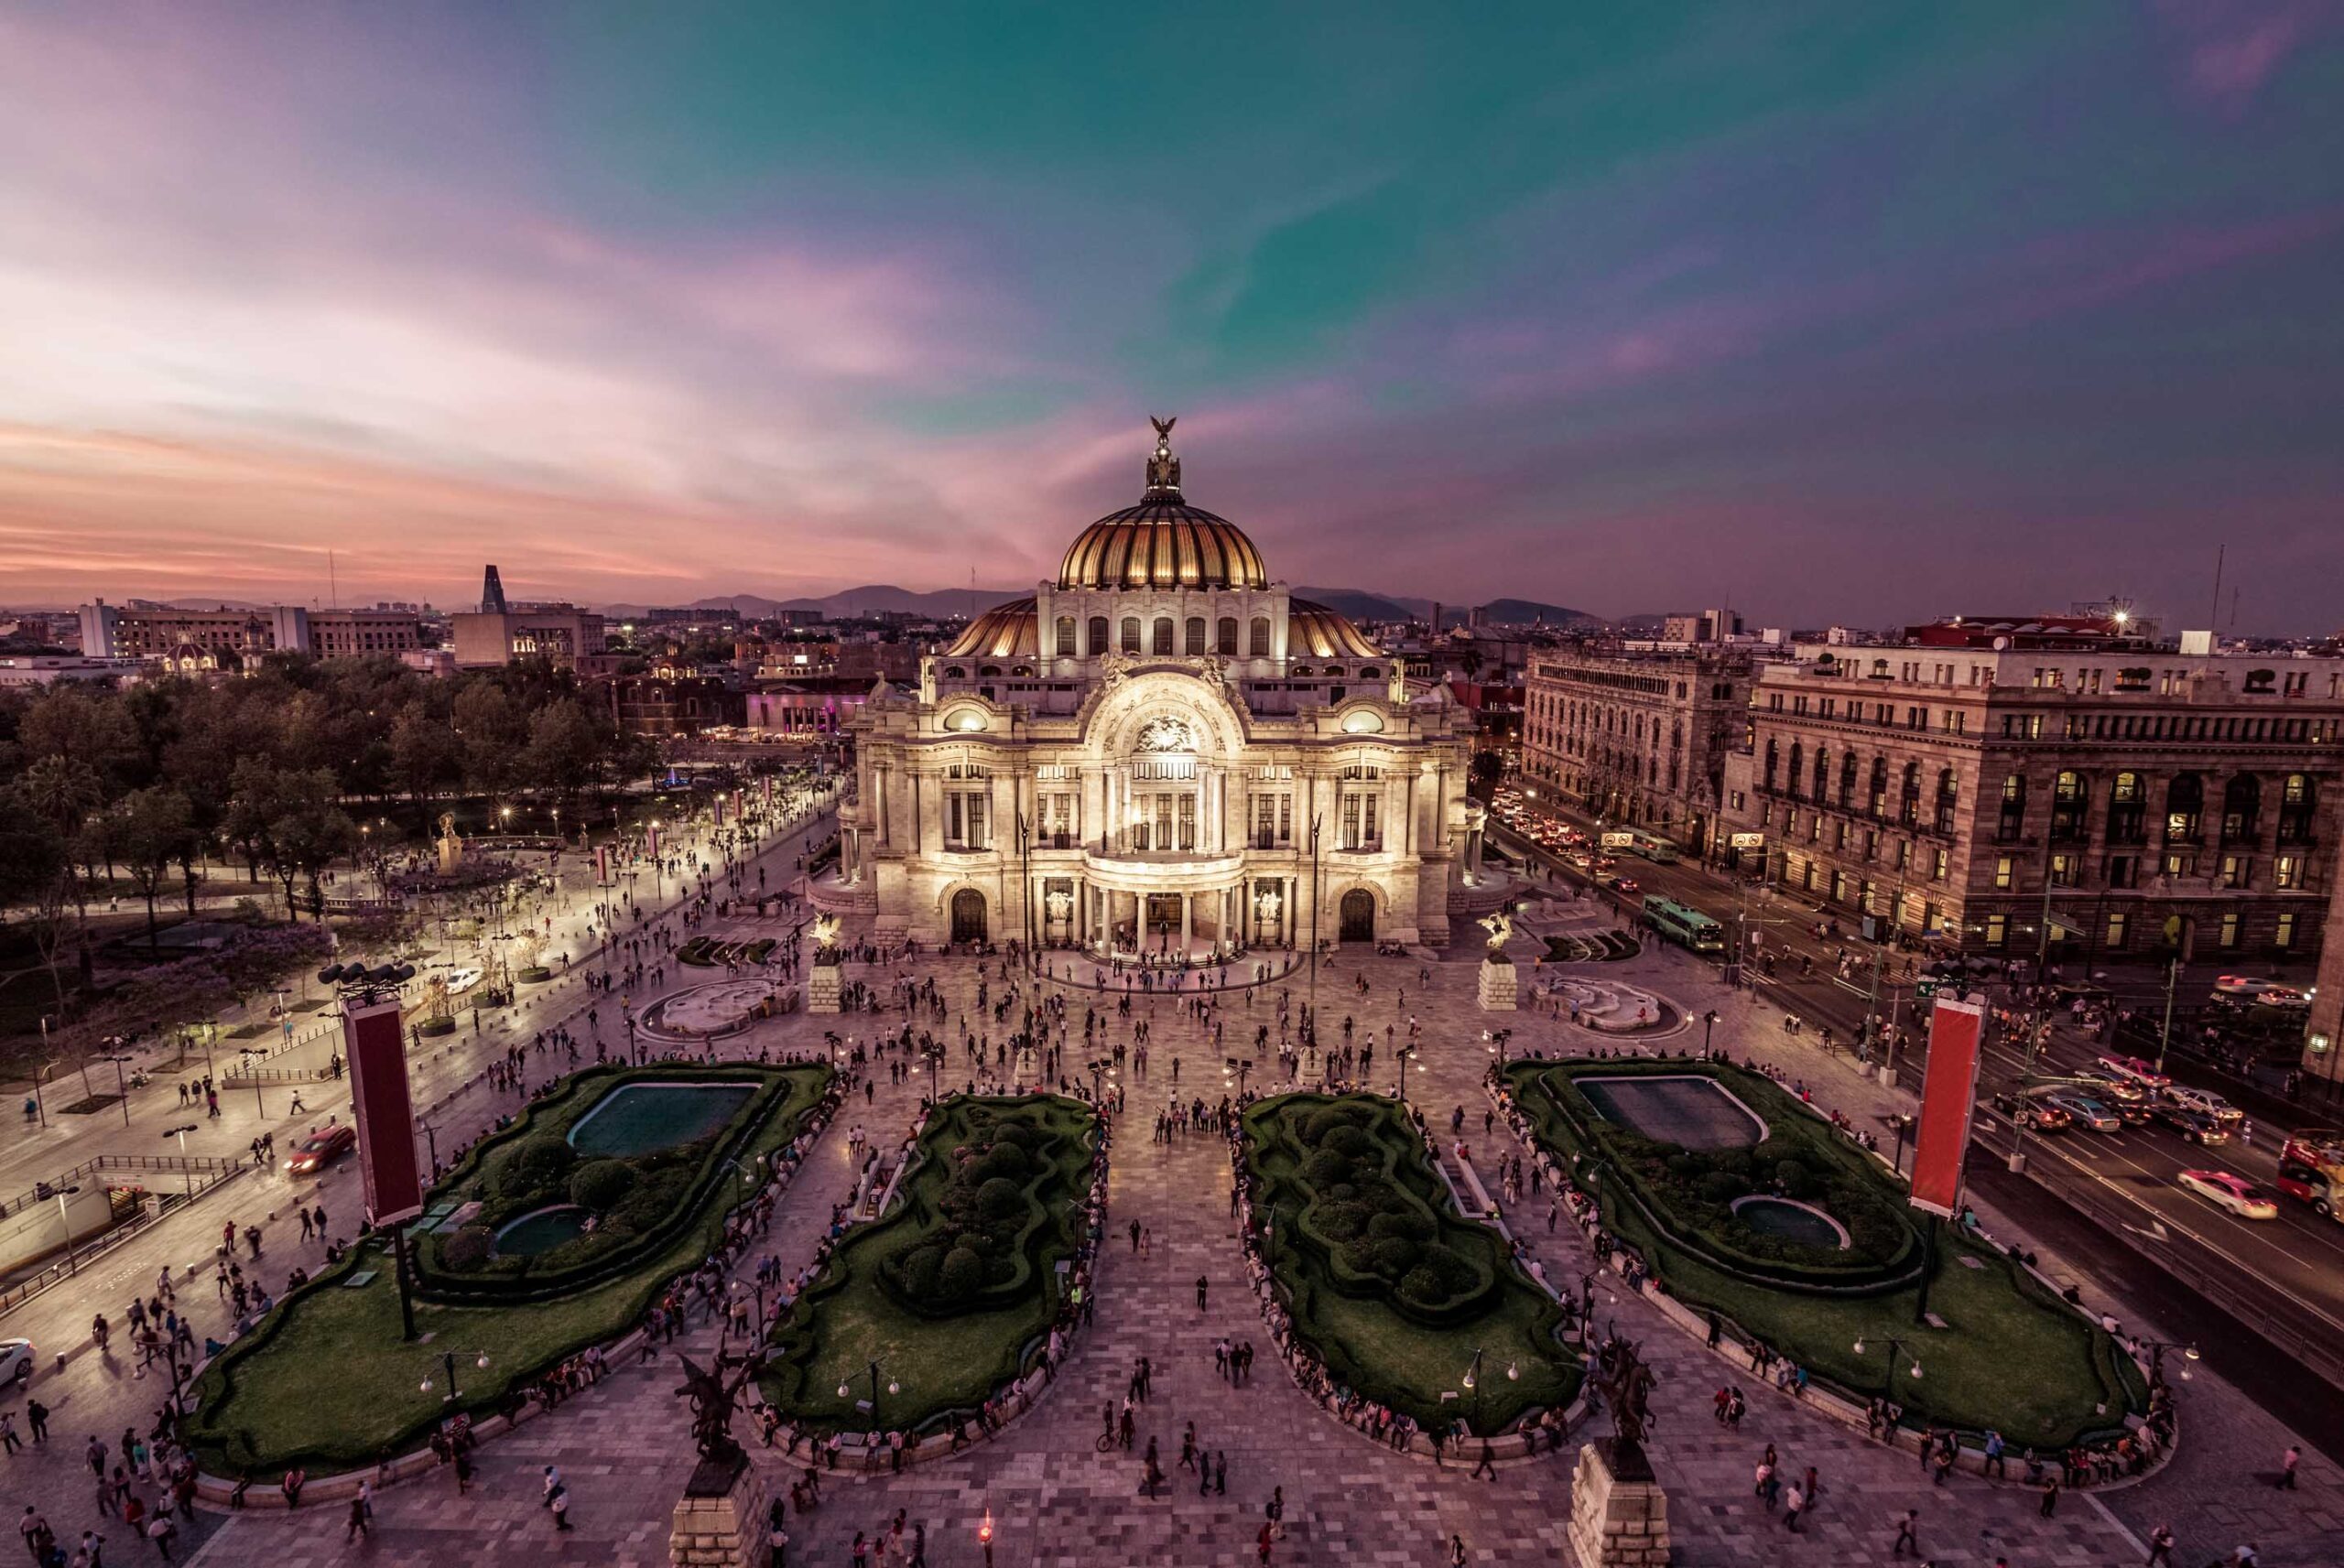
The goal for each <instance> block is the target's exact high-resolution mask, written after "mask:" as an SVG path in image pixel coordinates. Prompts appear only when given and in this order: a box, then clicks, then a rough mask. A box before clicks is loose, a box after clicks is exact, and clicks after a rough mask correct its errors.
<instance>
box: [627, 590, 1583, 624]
mask: <svg viewBox="0 0 2344 1568" xmlns="http://www.w3.org/2000/svg"><path fill="white" fill-rule="evenodd" d="M1294 594H1295V597H1296V598H1297V599H1307V600H1312V601H1313V602H1315V603H1319V604H1323V605H1325V606H1326V607H1327V608H1328V609H1329V610H1332V611H1338V612H1340V614H1343V615H1347V616H1349V617H1350V618H1351V620H1353V621H1425V620H1429V619H1430V618H1431V616H1432V611H1433V601H1432V600H1429V599H1417V598H1413V597H1409V596H1407V595H1389V596H1387V595H1384V594H1376V593H1369V592H1367V591H1366V590H1365V589H1356V588H1307V587H1306V588H1297V589H1295V590H1294ZM1024 597H1025V594H1024V592H1023V591H1022V590H1020V589H1014V588H980V589H965V588H948V589H937V590H935V591H933V592H928V593H916V592H914V591H913V590H911V589H905V588H896V587H894V586H892V585H890V584H884V583H881V584H873V585H871V586H868V587H864V588H850V589H844V590H843V591H841V592H838V593H831V594H824V595H822V596H820V597H819V598H809V599H765V598H762V597H760V596H759V595H756V594H754V593H741V594H734V595H733V596H731V597H730V598H710V599H696V600H692V601H691V602H690V603H689V604H688V605H683V606H679V607H678V608H682V609H687V610H732V611H736V612H738V613H739V614H740V615H741V616H742V617H743V619H747V620H754V619H756V618H757V617H759V616H763V615H777V614H779V613H781V612H782V611H793V610H794V611H815V612H816V613H818V614H820V615H824V616H835V617H841V618H845V617H852V616H856V615H932V616H935V617H937V618H939V619H945V618H948V617H951V616H964V615H968V614H971V612H972V611H984V610H987V609H990V608H991V607H992V606H993V605H996V604H1000V603H1002V602H1004V600H1012V599H1022V598H1024ZM1472 609H1473V607H1472V606H1470V605H1463V604H1449V603H1443V604H1442V605H1441V607H1440V619H1441V622H1442V624H1444V625H1447V626H1462V625H1465V624H1466V623H1467V621H1468V618H1469V617H1470V614H1471V612H1472ZM602 613H603V614H605V615H608V616H613V617H616V618H618V619H621V620H624V619H627V618H629V617H639V616H641V615H643V614H644V613H646V611H645V607H644V606H642V605H639V604H608V605H604V606H603V607H602ZM1481 617H1482V619H1483V620H1484V621H1488V622H1495V623H1498V624H1502V625H1514V626H1527V625H1530V624H1532V623H1533V622H1539V623H1543V624H1545V625H1548V626H1601V625H1603V624H1605V622H1604V620H1603V618H1602V617H1601V616H1600V615H1591V614H1590V613H1589V612H1588V611H1584V610H1573V609H1571V608H1569V607H1568V605H1561V604H1544V603H1541V602H1539V601H1537V600H1528V599H1498V600H1491V601H1490V602H1489V603H1488V604H1485V605H1482V606H1481Z"/></svg>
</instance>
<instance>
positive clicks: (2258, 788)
mask: <svg viewBox="0 0 2344 1568" xmlns="http://www.w3.org/2000/svg"><path fill="white" fill-rule="evenodd" d="M2262 823H2263V782H2262V781H2261V780H2260V779H2258V778H2256V777H2255V776H2254V775H2253V774H2252V773H2238V774H2235V775H2234V776H2232V778H2231V779H2230V783H2228V784H2224V785H2223V786H2222V842H2223V843H2225V844H2251V843H2252V842H2254V839H2255V838H2256V836H2257V831H2258V829H2259V828H2260V827H2262Z"/></svg>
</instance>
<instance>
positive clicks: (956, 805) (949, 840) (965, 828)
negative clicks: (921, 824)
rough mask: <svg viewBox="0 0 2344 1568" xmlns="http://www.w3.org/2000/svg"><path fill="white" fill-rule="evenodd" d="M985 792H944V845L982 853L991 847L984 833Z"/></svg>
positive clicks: (989, 837) (991, 843) (986, 834)
mask: <svg viewBox="0 0 2344 1568" xmlns="http://www.w3.org/2000/svg"><path fill="white" fill-rule="evenodd" d="M985 800H986V795H985V792H984V791H982V790H958V789H954V790H947V791H945V792H944V842H945V845H946V847H947V848H949V849H990V848H991V847H992V845H993V838H992V836H991V835H990V834H989V833H988V832H987V831H986V829H987V827H988V826H989V824H988V823H987V822H986V820H985Z"/></svg>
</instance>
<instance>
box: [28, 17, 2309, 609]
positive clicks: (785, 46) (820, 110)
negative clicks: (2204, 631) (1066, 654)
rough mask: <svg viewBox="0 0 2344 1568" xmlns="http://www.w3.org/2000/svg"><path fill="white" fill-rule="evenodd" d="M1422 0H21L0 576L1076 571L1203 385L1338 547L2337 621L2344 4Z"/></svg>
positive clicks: (1539, 579) (1241, 468) (378, 581)
mask: <svg viewBox="0 0 2344 1568" xmlns="http://www.w3.org/2000/svg"><path fill="white" fill-rule="evenodd" d="M1402 15H1403V14H1399V13H1393V14H1390V15H1387V16H1377V15H1373V14H1368V15H1362V16H1358V17H1355V18H1352V19H1351V20H1350V21H1348V22H1347V25H1346V27H1344V28H1343V29H1341V30H1340V32H1337V31H1335V30H1333V29H1329V28H1325V27H1311V26H1309V25H1308V24H1307V23H1306V22H1303V21H1299V20H1292V19H1289V20H1287V21H1286V22H1283V23H1281V22H1279V21H1276V20H1275V19H1272V20H1264V19H1263V18H1260V17H1257V16H1247V15H1246V14H1244V13H1239V12H1231V13H1227V14H1215V13H1209V12H1199V13H1188V14H1183V16H1181V17H1180V18H1179V19H1178V20H1177V23H1175V22H1169V21H1156V22H1151V23H1147V24H1145V25H1142V26H1137V27H1133V26H1128V25H1123V24H1120V23H1111V22H1109V21H1108V20H1106V19H1104V18H1101V17H1093V18H1089V19H1086V20H1075V19H1071V18H1069V17H1064V16H1061V17H1055V18H1050V17H1041V16H1032V17H1026V18H1023V19H1004V18H1000V17H984V18H982V19H971V20H967V21H961V20H956V19H954V18H952V17H949V16H938V17H935V18H931V19H930V20H929V21H928V23H927V24H926V25H924V26H923V27H922V28H920V29H919V30H917V31H910V30H906V29H902V28H890V27H886V26H885V24H884V23H882V22H878V21H876V20H874V21H872V22H869V23H867V24H861V25H859V24H857V23H855V22H853V21H838V20H834V19H826V18H822V17H819V16H811V17H809V16H790V17H788V18H787V19H784V18H781V17H779V16H773V15H769V14H765V13H761V12H758V11H755V10H745V11H743V13H742V14H741V15H740V16H738V17H728V16H723V15H722V14H720V13H718V12H715V11H712V10H709V11H700V12H697V13H696V19H695V25H694V26H693V27H690V28H689V29H682V28H675V29H670V28H668V27H665V26H664V25H662V24H660V23H659V22H658V21H657V20H656V19H647V18H646V16H645V15H644V14H631V13H628V12H626V11H624V10H612V11H607V12H605V11H596V10H589V9H566V10H564V11H561V12H559V13H558V14H557V13H551V12H544V13H537V12H516V13H513V14H508V15H503V16H485V15H483V14H481V13H478V12H472V11H465V10H461V9H448V10H440V11H427V10H402V11H401V12H399V13H398V14H397V15H396V16H389V15H385V16H375V17H371V18H370V17H364V16H358V15H356V14H353V13H347V12H334V13H323V12H320V13H316V14H309V15H303V16H295V17H291V18H288V17H287V16H283V15H279V14H274V13H267V12H263V11H260V10H257V9H246V8H241V7H235V6H213V7H207V8H205V10H204V11H203V12H202V13H201V16H198V15H196V14H194V13H191V12H187V11H168V10H167V11H146V10H141V9H134V8H125V7H84V8H75V9H72V10H67V9H64V8H48V9H40V10H35V11H29V12H18V13H16V14H15V15H12V16H9V17H7V18H6V19H5V20H0V154H5V168H6V171H7V172H6V173H5V175H0V319H7V320H9V321H10V322H11V323H12V327H11V332H10V337H11V355H10V358H11V362H12V368H13V369H14V370H15V371H16V374H14V375H12V376H11V377H10V378H8V381H7V383H6V384H5V385H0V542H5V545H6V550H5V559H0V601H7V602H15V603H29V602H35V601H41V602H49V603H56V604H70V603H71V602H74V601H77V600H88V599H91V598H92V597H96V596H101V595H102V596H103V597H106V598H108V599H111V600H121V599H126V598H130V597H133V596H146V597H156V598H169V599H180V600H194V599H203V598H210V597H214V596H217V597H223V598H229V599H242V600H256V601H268V600H288V601H296V602H304V603H306V602H309V601H311V600H319V599H322V598H325V597H327V596H328V595H329V594H330V593H331V594H333V595H334V596H335V597H338V598H339V600H341V602H342V603H345V604H350V603H357V602H372V601H374V600H377V599H425V598H429V599H430V600H433V601H434V602H438V603H441V604H450V603H454V604H461V603H464V602H468V601H469V600H470V599H471V598H472V596H473V595H474V594H475V593H476V591H477V584H478V579H479V573H480V567H481V564H482V563H483V561H485V560H492V559H493V560H496V561H499V562H500V563H502V564H503V565H504V566H505V570H506V572H507V574H508V580H509V582H510V584H511V586H512V587H513V589H514V590H515V593H516V595H526V596H527V597H533V598H536V597H544V598H550V597H556V596H562V597H574V598H577V599H579V600H586V601H591V602H609V601H613V600H617V601H626V602H651V603H677V602H685V601H689V600H693V599H696V598H700V597H704V596H711V595H729V594H736V593H738V594H756V595H762V596H765V597H770V598H776V599H787V598H792V597H797V596H801V595H819V594H824V593H829V592H832V591H835V590H838V589H845V588H851V587H855V586H859V585H863V584H867V583H899V584H901V585H902V586H904V587H906V588H909V589H948V588H959V587H962V586H965V585H966V584H967V583H968V582H969V580H970V578H971V572H972V571H973V572H974V573H975V576H976V579H977V580H978V581H979V582H980V583H982V584H983V585H986V587H987V588H988V589H990V588H991V586H992V585H995V584H1002V583H1019V582H1030V581H1032V580H1034V579H1036V578H1039V577H1042V576H1045V575H1048V574H1051V573H1053V572H1054V571H1055V569H1056V568H1057V564H1058V554H1057V552H1058V546H1059V545H1060V544H1061V543H1062V542H1063V540H1064V539H1065V538H1066V537H1068V536H1069V534H1070V533H1071V532H1072V530H1073V529H1074V528H1076V527H1078V526H1080V524H1081V522H1082V521H1084V520H1085V519H1087V518H1089V517H1091V516H1094V515H1097V514H1101V513H1103V512H1107V511H1110V510H1112V509H1113V508H1116V507H1120V506H1123V505H1127V504H1129V503H1130V502H1132V501H1133V500H1134V499H1135V498H1136V496H1137V492H1138V489H1139V479H1140V467H1141V461H1142V459H1143V457H1144V455H1145V451H1146V449H1147V446H1148V437H1147V427H1146V425H1145V416H1146V415H1147V414H1150V413H1156V414H1177V415H1178V416H1180V426H1179V430H1178V442H1179V447H1180V453H1181V456H1182V458H1183V460H1184V461H1185V462H1186V464H1187V466H1188V492H1189V495H1190V498H1191V499H1192V500H1193V501H1194V502H1196V503H1198V504H1199V505H1203V506H1206V507H1210V508H1212V509H1213V510H1216V511H1219V512H1221V513H1223V514H1226V515H1228V516H1230V517H1231V518H1232V519H1234V520H1235V521H1237V522H1238V523H1240V524H1243V526H1245V527H1246V528H1247V529H1248V530H1250V531H1251V532H1252V533H1253V535H1254V536H1255V537H1256V538H1258V539H1259V540H1260V541H1261V542H1262V545H1263V547H1264V552H1265V555H1266V556H1267V557H1268V562H1269V566H1270V569H1271V570H1272V572H1273V573H1274V575H1275V576H1276V577H1278V578H1280V579H1284V580H1286V581H1289V582H1293V583H1297V584H1300V583H1309V582H1319V583H1328V584H1333V585H1339V586H1344V587H1356V588H1360V589H1366V590H1368V591H1375V592H1394V591H1404V590H1405V591H1408V592H1412V593H1416V594H1420V595H1423V596H1425V597H1431V598H1438V599H1442V600H1448V601H1450V602H1455V603H1469V602H1480V601H1484V600H1492V599H1495V598H1498V597H1502V596H1507V597H1518V598H1527V599H1536V600H1546V601H1549V602H1555V603H1561V604H1568V605H1571V606H1574V607H1577V608H1581V609H1585V610H1588V611H1593V612H1596V613H1599V614H1604V615H1612V616H1617V615H1622V614H1628V613H1633V612H1650V611H1664V610H1669V609H1678V608H1683V607H1685V606H1687V605H1690V604H1696V603H1702V604H1712V603H1719V602H1730V603H1732V604H1734V605H1737V606H1749V607H1751V609H1752V610H1753V613H1755V614H1757V615H1760V616H1763V618H1764V620H1765V621H1766V622H1768V623H1781V624H1821V623H1826V622H1835V621H1842V622H1857V623H1862V624H1874V623H1888V622H1894V621H1899V620H1914V619H1921V618H1925V617H1926V616H1929V615H1933V614H1936V613H1939V612H1945V611H1958V610H1968V611H1993V612H1998V613H1999V612H2013V611H2015V612H2026V611H2050V610H2058V609H2063V608H2065V607H2066V606H2067V604H2068V603H2069V602H2071V601H2073V600H2078V599H2085V598H2091V597H2097V596H2099V595H2101V594H2106V593H2111V592H2115V593H2124V594H2128V595H2130V596H2132V597H2133V598H2134V599H2136V600H2138V601H2139V602H2140V603H2141V604H2142V606H2143V610H2144V611H2145V612H2148V613H2152V614H2154V615H2155V616H2156V617H2157V618H2158V619H2159V620H2160V621H2162V622H2163V623H2164V624H2165V625H2166V626H2167V627H2169V628H2170V627H2177V626H2181V625H2184V624H2202V623H2203V622H2204V621H2205V619H2206V617H2207V611H2208V609H2209V607H2211V606H2212V598H2211V595H2212V579H2213V570H2214V567H2213V563H2214V557H2215V552H2216V549H2217V547H2218V546H2226V547H2227V553H2228V559H2227V563H2226V568H2225V580H2226V582H2228V583H2229V584H2230V585H2232V586H2233V587H2234V588H2235V589H2237V591H2238V593H2239V595H2240V599H2239V601H2238V611H2237V620H2236V622H2235V624H2236V628H2237V629H2238V630H2240V631H2241V632H2250V633H2260V632H2270V633H2280V632H2326V631H2331V630H2333V629H2334V626H2333V624H2332V622H2333V620H2334V616H2333V612H2332V611H2331V610H2330V609H2329V608H2328V606H2329V602H2330V598H2331V596H2330V595H2329V594H2328V592H2327V591H2325V590H2326V589H2327V588H2328V585H2329V583H2331V582H2332V580H2333V568H2334V564H2335V550H2334V545H2333V543H2332V541H2333V538H2334V537H2335V533H2334V530H2335V525H2336V523H2337V521H2338V513H2339V505H2338V503H2339V496H2344V459H2339V454H2338V452H2337V450H2336V443H2335V442H2334V440H2333V437H2332V432H2331V430H2330V429H2329V428H2328V426H2329V424H2330V423H2331V422H2330V421H2328V420H2325V419H2323V418H2322V417H2321V416H2322V414H2323V412H2324V410H2325V408H2326V406H2327V398H2326V395H2325V389H2326V388H2328V387H2330V386H2332V384H2334V380H2335V373H2336V370H2337V368H2338V365H2339V360H2344V315H2339V307H2338V304H2337V301H2336V298H2335V291H2334V288H2333V279H2334V277H2335V276H2338V275H2339V270H2344V269H2340V268H2339V264H2344V158H2339V157H2337V156H2336V152H2337V147H2336V136H2335V130H2334V119H2333V110H2332V107H2331V105H2332V103H2334V102H2336V101H2338V97H2339V90H2344V48H2340V47H2339V45H2340V44H2344V27H2339V20H2340V19H2344V14H2340V13H2339V9H2338V7H2336V6H2334V5H2324V4H2302V5H2289V4H2272V5H2156V6H2150V7H2147V8H2145V9H2142V8H2132V7H2118V6H2112V5H2105V6H2100V5H2095V6H2083V7H2064V8H2059V9H2057V10H2056V12H2055V13H2048V14H2046V13H2042V12H2040V11H2039V10H2027V9H2021V8H2008V9H1998V8H1970V9H1966V10H1965V11H1963V12H1962V13H1961V14H1960V15H1959V16H1938V15H1935V14H1932V13H1927V12H1922V11H1915V12H1911V13H1909V14H1906V13H1890V12H1883V11H1878V10H1875V9H1872V8H1865V9H1862V10H1855V9H1851V8H1847V7H1818V8H1814V9H1812V10H1810V11H1808V12H1806V13H1804V14H1802V15H1801V16H1798V17H1797V18H1796V19H1761V18H1757V17H1753V16H1748V15H1745V14H1742V13H1740V12H1738V11H1729V10H1723V9H1720V10H1718V11H1715V12H1712V13H1710V14H1709V15H1707V16H1691V15H1688V16H1685V17H1683V18H1682V19H1672V20H1669V21H1666V22H1651V23H1639V24H1636V25H1635V26H1633V27H1631V26H1629V25H1627V24H1619V23H1612V22H1605V23H1603V24H1601V26H1600V27H1598V25H1596V24H1587V25H1586V26H1587V27H1590V29H1591V30H1590V31H1588V32H1586V33H1584V34H1579V33H1573V32H1571V31H1568V30H1565V29H1557V28H1556V27H1554V25H1553V22H1552V19H1551V17H1544V18H1542V17H1538V16H1536V15H1535V14H1531V13H1525V14H1522V15H1517V16H1504V15H1501V14H1499V13H1494V12H1492V13H1488V14H1486V15H1485V16H1480V17H1478V18H1477V19H1475V20H1472V21H1466V20H1460V19H1459V18H1454V17H1449V18H1437V19H1436V18H1426V17H1420V16H1414V15H1413V14H1408V15H1406V19H1405V20H1402V19H1398V18H1399V17H1400V16H1402ZM865 27H867V28H868V30H867V31H866V30H864V29H865ZM2046 546H2047V547H2046ZM329 551H331V552H332V553H333V559H334V566H333V575H334V579H335V581H336V587H335V588H334V589H330V588H329V586H328V581H329V578H328V565H327V553H328V552H329ZM1688 559H1698V562H1699V563H1700V564H1699V567H1698V569H1696V570H1692V571H1687V568H1686V563H1687V560H1688ZM2229 592H2230V589H2225V590H2224V596H2225V599H2227V598H2228V594H2229ZM2219 622H2220V624H2221V625H2222V627H2223V629H2224V630H2229V629H2230V626H2231V624H2232V622H2231V606H2230V604H2229V603H2228V602H2225V603H2223V604H2222V605H2220V606H2219Z"/></svg>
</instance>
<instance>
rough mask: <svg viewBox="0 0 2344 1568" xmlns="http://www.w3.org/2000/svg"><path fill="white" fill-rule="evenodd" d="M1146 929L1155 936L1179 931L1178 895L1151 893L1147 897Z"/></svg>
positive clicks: (1174, 893)
mask: <svg viewBox="0 0 2344 1568" xmlns="http://www.w3.org/2000/svg"><path fill="white" fill-rule="evenodd" d="M1147 928H1148V930H1149V931H1151V932H1154V933H1156V934H1157V935H1165V934H1169V933H1177V931H1178V930H1179V929H1180V895H1179V894H1178V893H1177V892H1152V893H1149V894H1148V895H1147Z"/></svg>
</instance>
